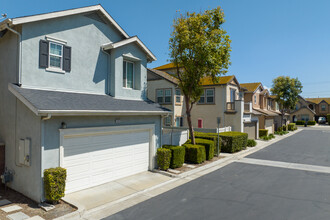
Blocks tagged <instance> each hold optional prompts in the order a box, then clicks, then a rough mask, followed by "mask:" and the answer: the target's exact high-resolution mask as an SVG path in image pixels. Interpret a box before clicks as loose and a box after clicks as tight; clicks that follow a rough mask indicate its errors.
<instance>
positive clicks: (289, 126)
mask: <svg viewBox="0 0 330 220" xmlns="http://www.w3.org/2000/svg"><path fill="white" fill-rule="evenodd" d="M295 127H296V124H295V123H290V124H288V130H289V131H294V130H295Z"/></svg>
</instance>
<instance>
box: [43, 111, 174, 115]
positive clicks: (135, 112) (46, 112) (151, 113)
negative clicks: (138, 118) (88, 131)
mask: <svg viewBox="0 0 330 220" xmlns="http://www.w3.org/2000/svg"><path fill="white" fill-rule="evenodd" d="M49 114H51V115H52V116H92V115H113V116H119V115H168V114H173V112H171V111H107V110H38V111H37V115H38V116H47V115H49Z"/></svg>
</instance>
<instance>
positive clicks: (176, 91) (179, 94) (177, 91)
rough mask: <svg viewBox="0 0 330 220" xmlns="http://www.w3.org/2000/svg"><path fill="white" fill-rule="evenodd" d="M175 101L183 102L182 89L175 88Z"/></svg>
mask: <svg viewBox="0 0 330 220" xmlns="http://www.w3.org/2000/svg"><path fill="white" fill-rule="evenodd" d="M175 103H181V91H180V89H176V90H175Z"/></svg>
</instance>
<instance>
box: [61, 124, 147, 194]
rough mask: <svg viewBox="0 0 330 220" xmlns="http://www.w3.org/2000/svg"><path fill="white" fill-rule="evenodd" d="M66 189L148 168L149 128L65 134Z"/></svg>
mask: <svg viewBox="0 0 330 220" xmlns="http://www.w3.org/2000/svg"><path fill="white" fill-rule="evenodd" d="M62 142H63V143H62V146H63V161H62V167H64V168H66V169H67V181H66V193H70V192H75V191H78V190H82V189H86V188H89V187H93V186H97V185H100V184H103V183H106V182H109V181H113V180H116V179H119V178H122V177H126V176H129V175H133V174H136V173H139V172H143V171H147V170H148V168H149V131H146V130H144V131H132V132H127V131H126V132H125V133H123V132H119V133H118V132H96V133H87V134H79V133H77V134H73V135H64V137H63V140H62Z"/></svg>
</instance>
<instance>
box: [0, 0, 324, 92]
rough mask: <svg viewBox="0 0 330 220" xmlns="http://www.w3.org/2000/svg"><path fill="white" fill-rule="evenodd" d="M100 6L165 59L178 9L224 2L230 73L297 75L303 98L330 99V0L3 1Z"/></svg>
mask: <svg viewBox="0 0 330 220" xmlns="http://www.w3.org/2000/svg"><path fill="white" fill-rule="evenodd" d="M99 3H100V4H102V6H103V7H104V8H105V9H106V10H107V11H108V12H109V13H110V14H111V16H112V17H113V18H114V19H115V20H116V21H117V22H118V23H119V24H120V25H121V26H122V27H123V28H124V30H125V31H126V32H127V33H128V34H129V35H131V36H133V35H138V36H139V38H140V39H141V40H142V41H143V42H144V43H145V44H146V45H147V46H148V48H149V49H150V50H151V51H152V52H153V53H154V54H155V55H156V57H157V58H158V60H157V61H156V62H153V63H151V64H149V67H156V66H160V65H163V64H166V63H167V59H168V39H169V37H170V33H171V26H172V23H173V19H174V18H175V16H176V14H177V13H178V11H180V12H186V11H197V12H198V11H201V10H205V9H211V8H215V7H217V6H221V7H222V8H223V9H224V12H225V15H226V20H227V22H226V23H225V25H224V28H225V29H226V30H227V32H228V34H229V35H230V37H231V40H232V44H231V46H232V50H233V51H232V53H231V62H232V65H231V66H230V68H229V70H228V73H227V75H232V74H234V75H236V77H237V78H238V80H239V82H240V83H246V82H262V83H263V84H264V85H265V86H266V87H271V86H272V79H273V78H275V77H277V76H280V75H289V76H291V77H298V78H299V79H300V80H301V82H302V83H303V86H304V89H303V93H302V95H303V96H305V97H318V96H320V97H330V77H329V76H330V25H329V21H330V13H329V11H330V1H328V0H317V1H312V0H276V1H273V0H249V1H248V0H217V1H215V0H166V1H164V0H140V1H136V0H126V1H114V0H111V1H110V0H104V1H94V0H92V1H87V0H85V1H81V0H80V1H79V0H56V1H45V0H29V1H26V0H1V2H0V13H7V14H8V17H10V18H12V17H17V16H23V15H32V14H36V13H44V12H51V11H56V10H64V9H70V8H76V7H82V6H88V5H94V4H99Z"/></svg>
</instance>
